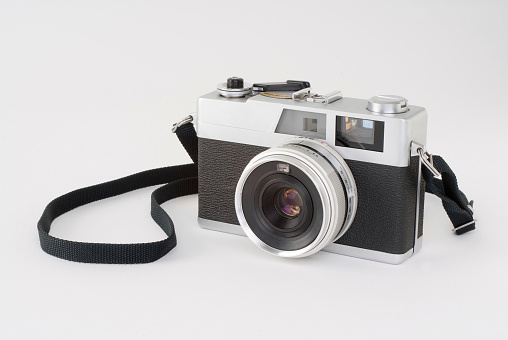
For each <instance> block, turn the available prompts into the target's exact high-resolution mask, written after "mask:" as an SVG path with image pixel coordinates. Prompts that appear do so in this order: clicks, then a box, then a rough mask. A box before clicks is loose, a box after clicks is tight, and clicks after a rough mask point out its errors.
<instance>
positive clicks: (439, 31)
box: [0, 0, 508, 339]
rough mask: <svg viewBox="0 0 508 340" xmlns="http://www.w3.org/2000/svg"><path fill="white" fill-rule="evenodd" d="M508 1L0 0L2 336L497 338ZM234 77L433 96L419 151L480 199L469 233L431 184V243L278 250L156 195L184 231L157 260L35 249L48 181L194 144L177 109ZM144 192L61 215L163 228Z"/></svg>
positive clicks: (120, 229) (177, 158)
mask: <svg viewBox="0 0 508 340" xmlns="http://www.w3.org/2000/svg"><path fill="white" fill-rule="evenodd" d="M507 18H508V5H507V2H506V1H446V2H445V1H412V2H411V1H391V0H385V1H280V2H276V1H250V2H249V1H231V2H228V1H202V2H197V1H179V2H176V1H175V2H171V1H80V2H76V1H74V2H73V1H33V2H27V1H0V114H1V121H0V129H1V130H0V131H1V133H0V141H1V143H0V151H1V156H2V167H1V176H0V181H1V182H0V184H1V186H0V187H1V201H0V203H1V207H2V208H1V212H0V214H1V215H0V217H1V233H2V234H1V237H0V277H1V278H0V280H1V281H0V337H2V338H5V339H12V338H25V339H28V338H31V339H33V338H40V339H69V338H73V339H74V338H76V339H80V338H88V339H110V338H122V339H123V338H127V339H130V338H145V337H146V338H158V339H165V338H175V339H177V338H178V339H186V338H188V339H196V338H202V339H258V338H267V339H269V338H272V339H273V338H295V339H296V338H302V339H318V338H319V339H332V338H339V337H340V338H346V339H347V338H349V339H381V338H387V339H408V338H413V339H431V338H439V339H500V338H506V337H508V326H507V324H506V322H507V320H508V307H507V305H508V294H507V285H508V274H507V265H506V262H507V260H508V257H507V251H506V242H507V237H508V231H507V221H506V213H505V211H506V202H505V197H506V192H507V190H508V187H507V184H506V175H505V171H506V165H507V163H508V162H507V160H506V155H505V154H506V145H507V142H508V140H507V137H506V136H507V135H508V132H507V131H508V127H507V123H508V119H507V111H506V107H507V104H508V103H507V95H508V82H507V80H508V44H507V33H508V19H507ZM232 75H238V76H242V77H244V78H245V79H246V81H250V82H264V81H285V80H286V79H303V80H308V81H310V82H311V83H312V84H313V86H314V88H315V89H316V90H318V91H320V92H328V91H331V90H334V89H340V90H342V91H344V94H345V95H346V96H350V97H357V98H368V97H370V96H373V95H376V94H387V93H388V94H399V95H403V96H405V97H406V98H408V99H409V101H410V103H411V104H414V105H420V106H424V107H426V108H427V111H428V113H429V126H428V131H429V132H428V144H427V146H428V149H429V150H430V151H431V152H433V153H436V154H441V155H443V156H444V157H445V159H446V160H447V161H448V163H449V164H450V165H451V167H452V168H453V169H454V170H455V171H456V174H457V176H458V178H459V183H460V186H461V188H462V189H463V190H464V192H465V193H466V194H467V195H468V196H469V198H470V199H474V200H475V202H476V203H475V209H476V218H478V220H479V221H478V223H477V230H476V231H474V232H471V233H469V234H466V235H463V236H455V235H454V234H453V233H452V232H451V231H450V230H451V228H452V227H451V224H450V222H449V220H448V218H447V216H446V214H445V212H444V210H443V209H442V208H441V205H440V201H439V200H438V199H437V198H435V197H430V196H429V195H427V198H426V207H425V208H426V209H425V238H424V244H423V248H422V250H421V252H420V253H419V254H417V255H416V256H414V257H413V258H411V259H409V260H408V261H407V262H405V263H404V264H402V265H399V266H392V265H387V264H381V263H376V262H370V261H366V260H360V259H355V258H349V257H345V256H339V255H335V254H329V253H319V254H317V255H314V256H312V257H310V258H305V259H299V260H291V259H281V258H276V257H273V256H271V255H268V254H265V253H263V252H261V251H260V250H258V249H257V248H256V247H255V246H253V245H252V244H251V243H250V241H249V240H248V239H246V238H242V237H238V236H233V235H228V234H222V233H218V232H212V231H207V230H203V229H200V228H199V227H198V225H197V222H196V214H197V197H196V196H189V197H185V198H181V199H177V200H174V201H171V202H169V203H166V204H165V205H164V208H165V209H166V210H167V211H168V213H169V214H170V215H171V216H172V218H173V220H174V222H175V224H176V230H177V235H178V242H179V244H178V246H177V247H176V248H175V249H174V250H173V251H172V252H171V253H169V254H168V255H167V256H165V257H164V258H162V259H161V260H159V261H157V262H155V263H152V264H145V265H97V264H80V263H73V262H68V261H64V260H60V259H57V258H54V257H52V256H49V255H47V254H45V253H44V252H43V251H42V250H41V249H40V247H39V244H38V235H37V231H36V223H37V220H38V218H39V216H40V214H41V213H42V211H43V209H44V207H45V205H46V204H47V203H48V202H49V201H50V200H51V199H53V198H54V197H56V196H59V195H61V194H63V193H66V192H68V191H71V190H73V189H76V188H78V187H83V186H87V185H91V184H95V183H98V182H103V181H107V180H110V179H114V178H117V177H121V176H124V175H128V174H131V173H135V172H138V171H141V170H145V169H149V168H154V167H160V166H166V165H173V164H182V163H187V162H189V158H188V156H187V155H186V154H185V152H184V151H183V148H181V146H180V145H179V142H178V141H177V139H176V137H175V136H174V135H173V134H171V133H170V127H171V124H172V123H173V122H175V121H178V120H179V119H180V118H181V117H183V116H185V115H187V114H188V113H191V112H193V111H194V110H195V105H196V98H197V97H198V96H200V95H202V94H204V93H206V92H209V91H211V90H213V89H214V88H215V86H216V84H217V83H219V82H221V81H224V80H225V79H226V78H227V77H228V76H232ZM150 192H151V189H144V190H140V191H138V192H134V193H131V194H128V195H124V196H122V197H117V198H114V199H110V200H107V201H103V202H99V203H95V204H91V205H89V206H86V207H83V208H80V209H77V210H75V211H73V212H71V213H69V214H67V215H65V216H63V217H61V218H59V219H58V220H57V221H55V223H54V226H53V228H52V234H53V235H55V236H57V237H62V238H68V239H72V240H82V241H95V242H138V241H139V242H141V241H151V240H157V239H161V238H162V237H163V233H162V232H161V231H160V230H158V227H157V226H156V225H155V224H154V223H153V222H152V220H151V218H150V215H149V200H150Z"/></svg>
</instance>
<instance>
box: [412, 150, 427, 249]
mask: <svg viewBox="0 0 508 340" xmlns="http://www.w3.org/2000/svg"><path fill="white" fill-rule="evenodd" d="M423 147H424V146H423V145H421V144H418V143H416V142H411V152H412V150H413V149H415V150H416V151H417V153H418V150H421V149H422V148H423ZM418 154H419V153H418ZM421 184H422V158H421V157H418V187H417V189H416V218H415V238H414V246H413V249H414V248H416V244H417V243H418V239H420V242H419V248H418V250H419V249H420V248H421V247H422V240H423V235H422V236H421V237H418V227H419V225H420V204H421V202H420V196H421V190H422V187H421V186H422V185H421Z"/></svg>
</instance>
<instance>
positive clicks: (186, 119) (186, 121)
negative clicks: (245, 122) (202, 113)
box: [171, 115, 194, 133]
mask: <svg viewBox="0 0 508 340" xmlns="http://www.w3.org/2000/svg"><path fill="white" fill-rule="evenodd" d="M193 120H194V117H193V116H192V115H188V116H186V117H184V118H182V120H181V121H179V122H178V123H175V124H173V128H172V129H171V132H173V133H175V132H176V130H178V128H179V127H180V126H182V125H185V124H189V123H192V121H193Z"/></svg>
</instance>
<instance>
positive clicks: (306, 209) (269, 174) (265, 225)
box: [235, 138, 357, 257]
mask: <svg viewBox="0 0 508 340" xmlns="http://www.w3.org/2000/svg"><path fill="white" fill-rule="evenodd" d="M280 164H285V165H287V167H284V169H283V171H281V167H280ZM235 206H236V213H237V217H238V220H239V222H240V225H241V226H242V228H243V230H244V232H245V233H246V234H247V236H248V237H249V238H250V239H251V240H252V241H253V242H254V244H256V245H257V246H258V247H260V248H261V249H263V250H265V251H267V252H269V253H271V254H274V255H278V256H283V257H304V256H308V255H311V254H314V253H316V252H317V251H319V250H321V249H323V248H324V247H326V246H327V245H329V244H330V243H332V242H334V241H335V240H337V239H338V238H340V237H341V236H342V235H343V234H344V233H345V232H346V231H347V229H348V228H349V226H350V225H351V223H352V221H353V219H354V215H355V212H356V206H357V193H356V184H355V182H354V178H353V175H352V173H351V171H350V169H349V167H348V166H347V164H346V162H345V161H344V159H343V158H342V157H341V156H340V155H339V154H338V153H337V152H336V150H335V149H333V148H331V147H330V146H328V145H326V144H324V143H322V142H319V141H316V140H311V139H307V138H297V139H295V140H292V141H289V142H287V143H285V144H284V145H280V146H277V147H274V148H270V149H268V150H266V151H264V152H262V153H260V154H259V155H257V156H256V157H254V158H253V159H252V160H251V161H250V162H249V164H248V165H247V166H246V167H245V169H244V171H243V173H242V175H241V177H240V180H239V181H238V184H237V188H236V193H235Z"/></svg>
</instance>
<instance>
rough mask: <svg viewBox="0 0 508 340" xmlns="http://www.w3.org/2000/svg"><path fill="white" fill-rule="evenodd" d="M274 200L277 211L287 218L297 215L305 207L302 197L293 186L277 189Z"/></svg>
mask: <svg viewBox="0 0 508 340" xmlns="http://www.w3.org/2000/svg"><path fill="white" fill-rule="evenodd" d="M273 201H274V205H275V209H277V212H278V213H279V214H280V215H281V216H282V217H286V218H295V217H297V216H298V215H300V212H301V211H302V208H303V200H302V197H301V196H300V194H299V193H298V191H296V190H295V189H293V188H287V187H286V188H281V189H279V190H277V192H276V194H275V197H274V200H273Z"/></svg>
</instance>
